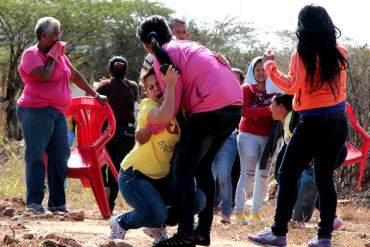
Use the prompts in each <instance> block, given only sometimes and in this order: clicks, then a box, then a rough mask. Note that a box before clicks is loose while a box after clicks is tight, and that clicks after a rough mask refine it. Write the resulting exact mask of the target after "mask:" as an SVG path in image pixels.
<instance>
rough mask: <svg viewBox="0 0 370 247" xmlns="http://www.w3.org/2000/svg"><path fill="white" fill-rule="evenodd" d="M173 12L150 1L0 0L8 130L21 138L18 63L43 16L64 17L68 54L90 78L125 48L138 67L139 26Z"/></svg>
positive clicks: (1, 62)
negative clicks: (158, 16) (18, 114)
mask: <svg viewBox="0 0 370 247" xmlns="http://www.w3.org/2000/svg"><path fill="white" fill-rule="evenodd" d="M171 12H172V10H170V9H168V8H165V7H163V6H162V5H161V4H159V3H151V2H149V1H146V0H136V1H118V0H116V1H108V0H105V1H98V0H95V1H93V0H90V1H89V0H83V1H73V0H38V1H31V0H16V1H0V67H1V68H4V69H5V70H6V72H2V73H3V76H2V77H3V78H4V81H2V83H4V84H2V88H4V91H5V92H4V95H1V96H0V102H1V109H0V110H1V111H2V112H4V116H5V117H4V118H5V119H3V124H4V125H5V128H4V129H5V132H6V135H7V136H8V137H10V138H16V139H20V138H21V133H20V129H19V126H18V123H17V119H16V114H15V106H16V100H17V99H18V97H19V96H20V93H21V90H22V88H23V83H22V82H21V79H20V77H19V74H18V73H17V66H18V64H19V61H20V57H21V55H22V52H23V51H24V49H25V48H27V47H29V46H31V45H32V44H33V43H35V42H36V39H35V35H34V30H33V29H34V26H35V24H36V22H37V20H38V19H39V18H41V17H43V16H53V17H55V18H57V19H58V20H59V21H60V22H61V31H62V33H63V34H62V39H63V40H65V41H67V43H68V47H67V55H68V57H69V58H70V60H71V61H72V63H73V64H74V66H75V67H76V68H78V69H80V70H82V72H83V74H84V75H88V76H87V78H88V79H95V78H97V77H96V76H100V75H103V74H106V70H107V69H106V63H107V61H108V59H109V57H110V56H111V55H112V54H122V53H123V55H125V56H126V57H127V58H128V60H129V61H130V62H134V66H136V67H137V68H139V67H138V63H139V60H141V59H142V57H143V56H144V50H143V48H142V46H141V44H140V42H139V41H138V39H137V38H136V37H135V33H136V27H137V25H138V24H139V23H140V21H141V20H142V19H143V18H144V17H146V16H148V15H150V14H154V13H157V14H161V15H163V16H165V17H168V15H169V14H170V13H171ZM140 65H141V64H140ZM4 74H5V76H4ZM133 75H135V76H136V78H137V75H138V72H131V73H130V76H133ZM0 116H1V115H0Z"/></svg>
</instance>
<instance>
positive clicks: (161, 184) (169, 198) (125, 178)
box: [118, 168, 205, 230]
mask: <svg viewBox="0 0 370 247" xmlns="http://www.w3.org/2000/svg"><path fill="white" fill-rule="evenodd" d="M119 187H120V191H121V193H122V196H123V198H124V199H125V201H126V202H127V203H128V204H129V205H130V206H131V207H132V208H133V210H132V211H130V212H128V213H123V214H121V215H119V216H118V223H119V224H120V226H121V227H122V228H123V229H125V230H128V229H136V228H139V227H143V226H145V227H159V226H160V225H162V224H167V225H175V224H176V223H177V216H178V215H179V214H180V213H179V212H176V211H175V210H174V209H173V208H172V207H170V208H168V209H167V206H171V205H172V204H173V201H174V195H175V184H174V180H173V179H172V178H171V176H167V177H165V178H162V179H158V180H154V179H151V178H149V177H146V176H144V175H143V174H142V173H140V172H139V171H137V170H133V169H132V168H128V169H126V170H125V171H123V170H122V169H121V170H120V173H119ZM193 205H194V212H192V213H194V214H197V213H199V212H200V211H201V210H203V208H204V206H205V197H204V194H203V192H202V191H200V190H197V192H196V197H195V201H194V202H193Z"/></svg>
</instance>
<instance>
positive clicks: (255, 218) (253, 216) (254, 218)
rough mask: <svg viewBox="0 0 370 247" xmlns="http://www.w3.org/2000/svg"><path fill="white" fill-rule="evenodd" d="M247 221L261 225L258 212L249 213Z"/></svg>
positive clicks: (261, 221)
mask: <svg viewBox="0 0 370 247" xmlns="http://www.w3.org/2000/svg"><path fill="white" fill-rule="evenodd" d="M248 223H249V224H251V225H262V224H263V220H262V217H261V215H260V214H255V213H251V215H249V218H248Z"/></svg>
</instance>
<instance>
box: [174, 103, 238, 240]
mask: <svg viewBox="0 0 370 247" xmlns="http://www.w3.org/2000/svg"><path fill="white" fill-rule="evenodd" d="M241 113H242V107H241V106H227V107H224V108H222V109H219V110H215V111H211V112H203V113H196V114H192V115H191V116H190V118H189V119H188V121H187V122H186V123H185V124H184V125H185V126H183V127H182V133H181V139H180V142H179V144H178V145H177V149H178V150H177V151H176V153H175V157H174V162H173V166H174V167H173V171H174V173H175V178H176V190H177V193H176V195H177V197H176V203H175V206H176V208H177V211H178V212H181V214H180V215H179V216H180V218H179V227H178V232H179V234H181V235H184V236H192V234H193V223H194V217H193V213H192V212H193V202H194V195H195V184H194V177H196V182H197V185H198V186H199V188H200V189H201V190H202V191H203V192H204V194H205V196H206V202H207V203H206V206H205V208H204V210H203V211H202V212H200V213H199V214H198V218H199V222H198V228H197V230H201V231H205V232H210V230H211V225H212V220H213V204H214V196H215V192H214V186H215V182H214V178H213V175H212V169H211V168H212V162H213V159H214V157H215V155H216V153H217V152H218V150H219V149H220V148H221V146H222V145H223V143H224V141H225V140H226V139H227V138H228V137H229V136H230V135H231V133H232V132H233V131H234V130H235V128H236V127H237V125H238V123H239V121H240V117H241Z"/></svg>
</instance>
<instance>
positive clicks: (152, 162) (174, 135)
mask: <svg viewBox="0 0 370 247" xmlns="http://www.w3.org/2000/svg"><path fill="white" fill-rule="evenodd" d="M158 106H159V104H158V103H157V102H155V101H154V100H152V99H149V98H147V99H144V100H143V101H141V103H140V105H139V115H138V126H137V129H142V128H145V127H146V126H147V125H148V121H147V118H148V114H149V112H150V111H151V110H152V109H153V108H156V107H158ZM179 140H180V127H179V125H178V124H177V121H176V119H173V120H172V121H171V124H170V125H169V126H168V127H167V128H166V129H164V130H162V131H161V132H159V133H158V134H152V135H151V137H150V139H149V141H148V142H147V143H145V144H143V145H139V144H138V143H136V145H135V147H134V148H133V149H132V150H131V152H130V153H128V154H127V155H126V157H125V158H124V159H123V161H122V163H121V167H122V169H124V170H125V169H127V168H129V167H132V168H133V169H136V170H139V171H140V172H141V173H142V174H144V175H146V176H148V177H150V178H152V179H160V178H163V177H165V176H166V175H167V174H168V173H169V171H170V165H171V164H170V161H171V159H172V155H173V152H174V150H175V145H176V144H177V143H178V141H179Z"/></svg>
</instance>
